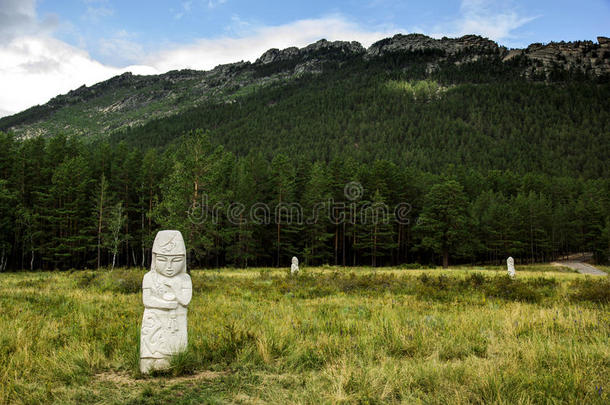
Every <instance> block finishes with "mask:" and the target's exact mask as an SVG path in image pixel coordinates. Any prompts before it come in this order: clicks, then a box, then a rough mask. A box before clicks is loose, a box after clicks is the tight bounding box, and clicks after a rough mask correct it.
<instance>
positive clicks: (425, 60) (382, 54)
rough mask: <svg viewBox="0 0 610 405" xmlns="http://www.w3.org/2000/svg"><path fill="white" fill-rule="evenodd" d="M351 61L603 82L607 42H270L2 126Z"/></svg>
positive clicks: (103, 116) (39, 123)
mask: <svg viewBox="0 0 610 405" xmlns="http://www.w3.org/2000/svg"><path fill="white" fill-rule="evenodd" d="M482 61H483V62H485V63H481V62H482ZM353 63H357V64H358V66H360V67H361V68H362V69H364V70H371V69H372V70H382V71H384V72H388V71H390V72H402V73H403V76H404V73H409V74H411V75H412V76H413V78H419V79H422V78H435V79H436V80H439V81H440V82H442V83H444V84H450V83H455V82H464V81H475V82H476V81H479V82H480V81H489V80H492V79H497V78H498V76H497V73H498V72H495V73H496V74H490V72H489V71H487V72H485V74H484V75H482V76H481V77H472V76H471V77H470V78H469V79H468V80H464V77H462V76H463V73H464V71H466V70H469V69H470V70H471V71H473V70H474V71H476V70H477V69H479V71H480V70H481V67H484V68H485V69H486V70H489V67H490V66H493V67H494V68H495V69H496V70H498V71H501V72H502V73H503V74H504V76H502V77H503V80H505V79H506V74H507V72H509V71H510V72H511V77H513V78H525V79H529V80H535V81H540V80H545V81H549V80H550V81H556V80H565V79H571V78H574V77H578V78H589V79H593V80H595V81H598V82H599V81H601V82H604V81H607V78H608V75H609V73H610V42H609V41H608V39H607V38H604V37H599V38H598V44H595V43H593V42H590V41H581V42H573V43H572V42H570V43H550V44H547V45H542V44H533V45H530V46H529V47H528V48H526V49H521V50H507V49H506V48H504V47H500V46H498V45H497V44H496V43H495V42H492V41H489V40H487V39H485V38H481V37H478V36H474V35H467V36H464V37H461V38H457V39H449V38H443V39H440V40H436V39H432V38H429V37H426V36H424V35H420V34H410V35H396V36H394V37H392V38H387V39H384V40H381V41H379V42H377V43H375V44H373V45H372V46H371V47H370V48H369V49H368V50H366V49H364V48H363V47H362V46H361V45H360V44H358V43H357V42H340V41H338V42H328V41H325V40H321V41H318V42H316V43H315V44H312V45H309V46H307V47H305V48H301V49H298V48H287V49H284V50H278V49H271V50H269V51H267V52H265V53H264V54H263V55H262V56H261V57H260V58H259V59H258V60H257V61H256V62H254V63H249V62H239V63H235V64H229V65H221V66H218V67H216V68H215V69H213V70H211V71H207V72H201V71H193V70H182V71H172V72H168V73H165V74H162V75H158V76H135V75H132V74H130V73H126V74H123V75H121V76H117V77H114V78H112V79H110V80H107V81H105V82H102V83H98V84H96V85H94V86H91V87H86V86H83V87H81V88H79V89H76V90H73V91H71V92H69V93H68V94H66V95H62V96H58V97H55V98H54V99H52V100H51V101H49V102H48V103H47V104H44V105H42V106H36V107H32V108H30V109H28V110H26V111H23V112H21V113H18V114H15V115H13V116H10V117H4V118H2V119H0V130H4V131H7V130H10V131H12V132H14V133H15V134H17V135H18V136H22V137H31V136H36V135H52V134H55V133H65V134H69V135H72V134H74V135H84V136H93V137H97V136H103V135H107V134H111V133H114V132H116V131H123V130H125V129H127V128H132V127H138V126H141V125H143V124H146V123H147V122H150V121H151V120H155V119H159V118H165V117H171V116H174V115H176V114H179V113H181V112H185V111H188V110H189V109H191V108H193V107H197V106H213V105H218V104H222V103H232V102H234V101H235V100H237V99H240V98H242V97H243V96H244V95H248V94H251V93H254V92H256V91H259V90H260V89H265V88H268V87H271V86H274V85H285V84H289V83H292V82H294V80H295V79H298V78H300V77H303V76H308V75H320V74H325V73H327V72H328V71H329V70H330V71H336V70H337V69H345V68H346V67H348V66H349V65H351V64H353ZM455 67H461V69H459V70H455V69H454V68H455ZM451 72H453V73H454V74H453V75H451V74H450V73H451ZM456 73H457V74H456ZM479 73H481V72H479ZM492 73H494V72H492ZM460 75H462V76H460Z"/></svg>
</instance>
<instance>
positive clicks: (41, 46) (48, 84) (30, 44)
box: [0, 36, 157, 115]
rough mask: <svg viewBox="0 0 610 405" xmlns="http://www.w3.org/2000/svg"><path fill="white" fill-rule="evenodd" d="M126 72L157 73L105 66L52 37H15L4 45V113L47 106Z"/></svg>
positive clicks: (0, 96)
mask: <svg viewBox="0 0 610 405" xmlns="http://www.w3.org/2000/svg"><path fill="white" fill-rule="evenodd" d="M125 71H131V72H134V73H136V74H154V73H157V72H156V71H155V70H154V69H152V68H150V67H146V66H128V67H126V68H123V69H118V68H113V67H109V66H105V65H103V64H101V63H99V62H97V61H95V60H93V59H91V58H90V57H89V55H88V54H87V53H86V52H85V51H82V50H80V49H77V48H74V47H72V46H70V45H68V44H66V43H65V42H62V41H59V40H56V39H53V38H49V37H30V36H27V37H19V38H15V39H13V40H11V41H10V42H9V43H8V44H4V45H2V46H0V89H1V90H0V110H2V111H0V114H3V115H6V114H7V113H15V112H18V111H21V110H24V109H26V108H28V107H31V106H32V105H35V104H41V103H45V102H46V101H48V100H49V99H50V98H52V97H55V96H56V95H58V94H63V93H66V92H68V91H70V90H72V89H75V88H77V87H80V86H81V85H83V84H86V85H92V84H95V83H97V82H99V81H102V80H106V79H109V78H111V77H112V76H115V75H118V74H121V73H123V72H125Z"/></svg>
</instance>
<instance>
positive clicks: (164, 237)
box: [140, 231, 193, 374]
mask: <svg viewBox="0 0 610 405" xmlns="http://www.w3.org/2000/svg"><path fill="white" fill-rule="evenodd" d="M150 267H151V268H150V271H149V272H148V273H146V274H145V275H144V279H143V280H142V301H143V302H144V316H143V317H142V330H141V334H140V371H142V373H144V374H146V373H149V372H150V371H152V370H162V369H165V368H167V367H169V359H170V357H171V356H172V355H174V354H177V353H179V352H181V351H184V350H185V349H186V345H187V331H186V327H187V322H186V312H187V309H186V307H187V305H188V304H189V302H190V301H191V297H192V294H193V285H192V283H191V277H190V276H189V275H188V274H187V273H186V248H185V246H184V240H183V239H182V234H181V233H180V232H178V231H160V232H159V233H157V237H156V238H155V242H154V243H153V248H152V263H151V266H150Z"/></svg>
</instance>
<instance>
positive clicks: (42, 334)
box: [0, 265, 610, 404]
mask: <svg viewBox="0 0 610 405" xmlns="http://www.w3.org/2000/svg"><path fill="white" fill-rule="evenodd" d="M605 269H606V270H608V268H605ZM145 271H146V270H143V269H142V270H123V269H120V270H115V271H104V270H102V271H74V272H40V273H5V274H0V403H11V404H12V403H74V404H83V403H99V404H114V403H117V404H119V403H120V404H153V403H172V404H182V403H184V404H189V403H261V404H263V403H275V404H283V403H303V404H326V403H367V404H374V403H408V404H418V403H422V404H470V403H475V404H476V403H479V404H492V403H495V404H559V403H568V404H585V403H586V404H607V403H610V394H609V391H610V281H609V280H608V277H588V276H583V275H580V274H577V273H573V272H570V271H568V270H567V269H564V268H561V267H551V266H543V265H538V266H518V267H517V271H518V273H517V278H516V279H514V280H512V279H510V278H508V277H507V276H506V275H505V271H504V269H503V268H500V267H480V268H479V267H464V268H453V269H450V270H440V269H404V268H402V269H401V268H379V269H371V268H341V267H336V268H335V267H320V268H305V269H303V271H302V273H301V274H300V275H299V276H296V277H291V276H289V275H288V274H287V272H286V271H283V270H276V269H249V270H239V269H222V270H219V271H217V270H193V271H191V276H192V280H193V288H194V293H193V300H192V302H191V304H190V306H189V345H190V346H189V350H188V351H187V352H186V353H184V354H182V355H180V356H178V357H176V358H174V359H173V361H172V368H171V369H170V370H168V371H167V372H165V373H163V374H156V375H153V376H142V375H140V373H139V371H138V356H139V348H138V344H139V333H140V330H139V329H140V320H141V316H142V311H143V307H142V303H141V294H140V285H141V280H142V276H143V275H144V273H145Z"/></svg>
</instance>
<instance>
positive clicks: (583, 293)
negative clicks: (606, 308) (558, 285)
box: [570, 277, 610, 304]
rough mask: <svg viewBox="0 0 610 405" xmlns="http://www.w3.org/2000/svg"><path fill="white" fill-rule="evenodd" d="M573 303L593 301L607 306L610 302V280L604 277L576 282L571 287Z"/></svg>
mask: <svg viewBox="0 0 610 405" xmlns="http://www.w3.org/2000/svg"><path fill="white" fill-rule="evenodd" d="M570 288H571V289H573V290H574V291H572V292H571V293H570V299H571V300H572V301H593V302H600V303H604V304H607V303H609V302H610V279H609V278H608V277H604V278H602V279H599V278H586V279H584V280H575V281H573V282H572V284H571V285H570Z"/></svg>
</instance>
